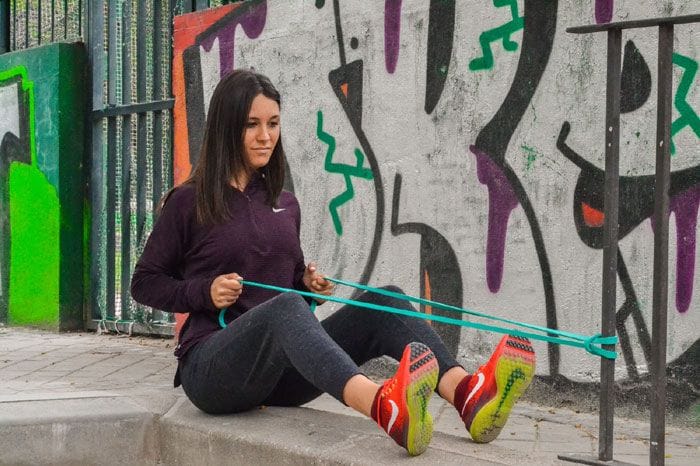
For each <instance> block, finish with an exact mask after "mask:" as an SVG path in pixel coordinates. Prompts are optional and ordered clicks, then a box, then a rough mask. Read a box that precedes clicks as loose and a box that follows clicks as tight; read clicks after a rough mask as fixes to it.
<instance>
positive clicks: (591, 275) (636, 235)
mask: <svg viewBox="0 0 700 466" xmlns="http://www.w3.org/2000/svg"><path fill="white" fill-rule="evenodd" d="M692 4H693V2H690V1H667V2H656V1H653V0H642V1H634V2H632V1H623V0H616V1H614V0H589V1H588V0H584V1H581V0H576V1H574V0H566V1H556V0H539V1H538V0H492V1H491V0H483V1H464V2H455V1H442V0H431V1H418V0H403V1H402V0H385V1H384V2H378V1H356V2H355V1H353V2H339V1H337V0H336V1H330V0H329V1H324V0H303V1H302V0H296V1H293V2H289V1H272V0H270V1H248V2H244V3H239V4H235V5H227V6H224V7H220V8H218V9H214V10H208V11H204V12H200V13H194V14H189V15H184V16H181V17H177V18H176V20H175V37H174V41H175V42H174V44H175V55H174V65H173V91H174V93H175V96H176V120H175V125H176V136H175V138H176V139H175V155H174V156H175V167H174V173H175V178H176V179H175V181H176V183H179V182H181V181H182V180H184V179H185V178H186V177H187V175H188V174H189V172H190V169H191V167H192V164H193V163H194V162H195V161H196V159H197V156H198V150H199V147H200V144H201V138H202V134H203V126H204V122H205V115H206V112H207V106H208V101H209V98H210V96H211V94H212V91H213V88H214V86H215V85H216V83H217V82H218V81H219V80H220V78H221V77H222V76H223V75H225V74H226V73H228V72H230V71H231V70H233V69H234V68H249V67H252V68H255V70H256V71H259V72H261V73H264V74H266V75H268V76H269V77H270V78H271V79H272V81H273V82H274V83H275V84H276V85H277V86H278V88H279V90H280V91H281V93H282V98H283V102H282V127H283V138H284V144H285V149H286V151H287V154H288V158H289V161H288V163H289V168H290V170H289V171H290V179H289V180H288V183H287V185H288V188H289V189H292V190H293V191H294V192H295V193H296V194H297V196H298V197H299V199H300V202H301V204H302V212H303V216H302V241H303V245H304V249H305V253H306V256H307V259H314V260H317V261H318V262H319V263H320V264H322V266H323V270H324V271H325V273H327V274H329V275H331V276H335V277H340V278H345V279H348V280H353V281H360V282H367V283H370V284H373V285H383V284H387V283H394V284H398V285H400V286H401V287H402V288H404V290H405V291H406V292H408V293H410V294H414V295H420V296H423V297H426V298H430V299H433V300H436V301H441V302H444V303H447V304H452V305H456V306H464V307H467V308H470V309H474V310H478V311H482V312H485V313H489V314H493V315H497V316H500V317H504V318H508V319H515V320H519V321H525V322H529V323H532V324H537V325H545V326H548V327H552V328H559V329H563V330H569V331H573V332H577V333H584V334H594V333H597V332H598V331H599V328H600V319H601V317H600V309H601V302H602V291H601V288H602V260H603V254H602V226H603V222H604V214H603V167H604V132H605V127H604V121H605V70H606V37H605V35H604V34H595V35H586V36H582V35H572V34H568V33H566V32H565V29H566V28H567V27H570V26H577V25H584V24H595V23H606V22H610V21H620V20H630V19H642V18H653V17H658V16H679V15H684V14H691V13H697V11H693V9H692V8H691V7H692ZM699 39H700V32H699V31H698V26H697V24H696V25H683V26H678V27H676V37H675V41H674V60H673V63H674V108H673V126H672V135H673V146H672V161H671V162H672V163H671V165H672V171H673V173H672V176H671V217H670V231H671V238H670V251H669V255H670V267H669V269H670V291H669V337H668V362H669V367H674V366H673V365H674V364H682V366H683V370H681V371H680V372H679V373H680V374H681V375H680V377H684V378H685V379H686V381H688V382H691V383H692V384H694V387H696V388H695V389H697V386H698V371H699V368H698V365H699V364H700V363H698V359H697V358H696V357H693V356H692V355H693V354H697V352H698V345H699V343H698V339H699V337H700V297H699V296H698V295H699V294H700V289H699V288H700V286H699V285H698V284H699V282H700V278H699V275H700V274H699V273H697V267H696V264H698V263H700V261H698V256H699V255H700V249H699V248H696V238H697V233H698V229H699V228H698V224H697V218H698V205H699V203H700V150H699V149H698V148H699V147H700V146H699V145H698V138H699V137H700V120H699V119H698V111H700V90H699V89H698V82H699V80H700V78H699V77H698V74H697V68H698V65H697V60H698V48H697V47H698V45H697V44H699V43H700V40H699ZM623 47H624V52H623V57H622V60H623V68H622V83H621V86H622V95H621V110H622V112H623V113H622V116H621V154H622V155H621V159H622V160H621V167H620V173H621V180H620V204H621V205H620V238H621V241H620V247H619V251H618V256H619V264H618V270H617V276H618V307H619V308H618V311H617V330H618V333H619V335H620V339H621V345H620V346H619V349H620V351H621V353H622V357H620V358H619V359H618V360H617V372H618V373H617V377H618V378H619V379H629V380H637V379H640V378H643V377H645V376H646V374H647V372H648V366H649V361H650V334H651V330H650V325H651V302H652V291H651V290H652V279H653V276H652V268H653V267H652V265H653V234H654V233H653V229H652V226H651V220H650V217H651V215H652V210H653V173H654V163H655V152H654V145H655V142H654V141H655V125H656V103H655V102H656V92H657V89H656V84H657V75H656V63H657V34H656V30H655V29H642V30H634V31H628V32H625V33H624V34H623ZM340 293H341V294H342V295H345V296H349V295H350V294H351V293H350V291H345V290H340ZM327 306H330V305H325V306H323V307H324V308H325V307H327ZM332 310H333V308H332V307H329V309H326V310H325V311H323V312H325V313H329V312H332ZM421 311H423V312H426V313H434V314H441V313H442V311H440V310H437V309H433V308H431V307H430V306H423V307H422V309H421ZM323 312H322V314H323ZM437 329H438V331H439V332H440V333H441V334H442V336H443V337H444V339H445V340H446V341H447V343H448V344H449V345H450V346H451V348H452V349H453V350H454V351H455V352H456V353H457V354H458V356H459V357H460V359H461V360H462V361H463V362H465V364H468V365H472V367H473V365H475V364H476V363H477V362H479V361H482V360H483V357H484V355H485V354H487V353H488V352H489V351H490V349H491V347H492V346H493V344H494V342H495V341H496V339H497V338H498V335H495V334H490V333H484V332H480V331H476V330H471V329H461V330H460V328H459V327H455V326H445V325H442V326H441V325H437ZM535 345H536V349H537V350H538V354H539V366H538V372H539V373H540V374H542V375H555V376H557V375H561V376H566V377H568V378H571V379H573V380H576V381H582V382H585V381H592V380H596V379H597V377H598V369H599V360H598V359H597V358H595V357H592V356H590V355H587V354H586V353H585V352H583V351H581V350H579V349H575V348H569V347H559V346H556V345H551V346H548V345H547V344H544V343H540V342H537V343H536V344H535ZM688 361H690V362H689V363H688Z"/></svg>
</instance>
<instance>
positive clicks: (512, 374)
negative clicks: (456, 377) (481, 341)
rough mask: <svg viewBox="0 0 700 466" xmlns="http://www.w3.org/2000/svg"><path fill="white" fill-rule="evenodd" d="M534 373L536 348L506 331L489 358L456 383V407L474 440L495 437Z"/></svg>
mask: <svg viewBox="0 0 700 466" xmlns="http://www.w3.org/2000/svg"><path fill="white" fill-rule="evenodd" d="M534 374H535V352H534V351H533V349H532V345H531V344H530V341H529V340H528V339H527V338H521V337H514V336H512V335H506V336H504V337H503V338H502V339H501V341H500V343H499V344H498V346H496V349H495V350H494V352H493V354H492V355H491V358H490V359H489V361H488V362H487V363H486V364H484V365H483V366H481V367H480V368H479V369H478V370H477V371H476V372H475V373H474V374H472V375H469V376H467V377H465V378H464V379H463V380H462V381H461V382H460V383H459V385H458V386H457V389H456V390H455V408H457V411H458V412H459V415H460V417H461V418H462V420H463V421H464V425H465V427H466V428H467V430H468V431H469V434H470V435H471V436H472V439H473V440H474V441H475V442H477V443H487V442H490V441H492V440H493V439H495V438H496V437H498V434H499V433H500V432H501V429H503V426H504V425H505V423H506V421H507V420H508V415H509V414H510V411H511V409H512V408H513V405H514V404H515V402H516V401H517V400H518V398H520V395H522V394H523V393H524V392H525V389H526V388H527V387H528V386H529V385H530V381H532V376H533V375H534Z"/></svg>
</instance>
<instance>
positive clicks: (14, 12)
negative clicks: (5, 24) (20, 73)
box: [12, 0, 17, 50]
mask: <svg viewBox="0 0 700 466" xmlns="http://www.w3.org/2000/svg"><path fill="white" fill-rule="evenodd" d="M16 49H17V0H12V50H16Z"/></svg>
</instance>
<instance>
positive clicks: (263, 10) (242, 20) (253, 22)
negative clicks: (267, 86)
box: [202, 1, 267, 78]
mask: <svg viewBox="0 0 700 466" xmlns="http://www.w3.org/2000/svg"><path fill="white" fill-rule="evenodd" d="M239 8H244V7H243V6H241V7H239ZM231 14H232V15H236V16H235V17H234V18H233V19H232V20H230V21H229V22H228V23H227V24H226V25H225V26H223V27H221V28H220V29H219V30H218V31H216V32H215V33H214V34H212V35H210V36H208V37H207V38H205V39H204V40H202V47H203V48H204V50H206V51H207V52H209V51H211V48H212V47H213V46H214V41H215V40H216V39H217V38H218V39H219V61H220V72H219V75H220V76H221V77H222V78H223V77H224V76H226V75H227V74H228V73H229V72H231V71H233V51H234V49H235V40H236V27H237V26H238V25H239V24H240V25H241V27H242V28H243V30H244V31H245V33H246V35H247V36H248V37H250V38H251V39H256V38H258V36H260V34H261V33H262V30H263V28H264V27H265V19H266V18H267V2H266V1H263V2H260V3H259V4H258V5H255V6H253V7H251V8H249V10H248V11H246V12H244V13H242V14H238V11H237V9H236V10H234V11H233V12H232V13H231ZM223 21H226V19H225V18H224V19H223Z"/></svg>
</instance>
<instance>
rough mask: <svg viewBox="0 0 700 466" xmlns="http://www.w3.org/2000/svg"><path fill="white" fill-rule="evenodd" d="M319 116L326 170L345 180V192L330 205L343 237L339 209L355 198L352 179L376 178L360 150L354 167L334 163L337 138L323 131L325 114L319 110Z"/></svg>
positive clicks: (333, 217) (336, 226)
mask: <svg viewBox="0 0 700 466" xmlns="http://www.w3.org/2000/svg"><path fill="white" fill-rule="evenodd" d="M317 116H318V118H317V126H316V136H317V137H318V139H320V140H321V142H323V143H324V144H326V145H328V150H327V151H326V159H325V163H324V168H325V169H326V171H327V172H328V173H338V174H340V175H343V178H344V179H345V191H343V192H342V193H340V194H339V195H338V196H336V197H334V198H333V199H331V202H330V203H329V204H328V209H329V210H330V212H331V218H332V219H333V226H334V227H335V232H336V233H337V234H338V235H342V234H343V225H342V223H341V222H340V215H338V208H339V207H340V206H342V205H343V204H345V203H346V202H350V201H351V200H352V198H353V197H354V196H355V189H354V188H353V186H352V180H350V177H351V176H354V177H357V178H362V179H365V180H371V179H373V178H374V175H372V170H371V169H369V168H364V167H363V166H362V165H363V164H364V161H365V155H364V154H363V153H362V151H361V150H360V149H358V148H355V165H354V166H353V165H345V164H341V163H334V162H333V154H334V153H335V138H334V137H333V136H331V135H330V134H328V133H326V132H324V131H323V112H321V111H320V110H319V111H318V113H317Z"/></svg>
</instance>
